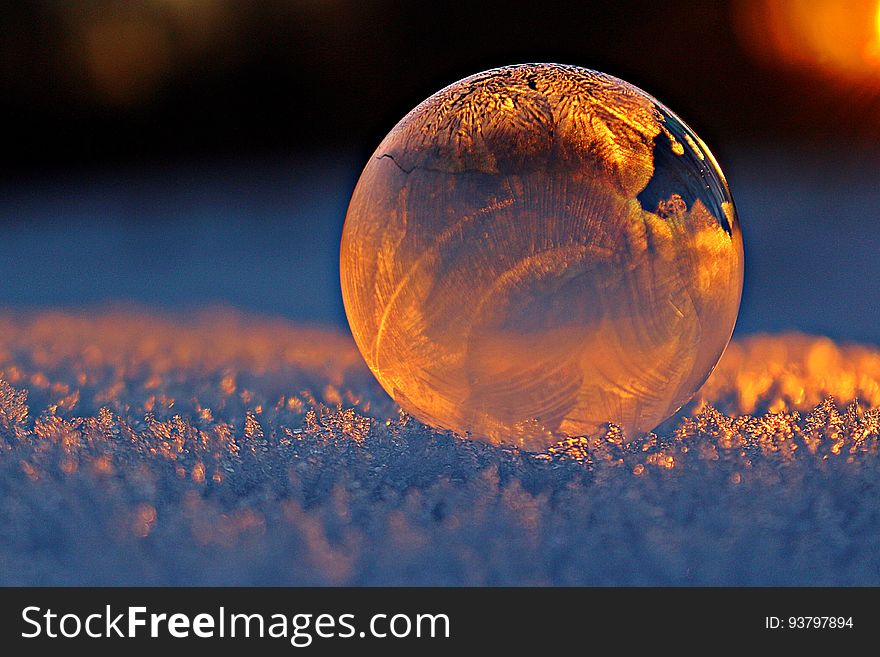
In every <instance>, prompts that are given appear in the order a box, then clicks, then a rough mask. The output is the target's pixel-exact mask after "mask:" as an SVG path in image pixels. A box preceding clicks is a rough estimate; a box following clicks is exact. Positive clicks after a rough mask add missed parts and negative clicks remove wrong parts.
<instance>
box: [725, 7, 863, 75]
mask: <svg viewBox="0 0 880 657" xmlns="http://www.w3.org/2000/svg"><path fill="white" fill-rule="evenodd" d="M734 19H735V24H736V28H737V32H738V34H739V36H740V40H741V42H742V43H743V45H744V46H745V47H746V49H747V50H748V51H749V52H750V53H752V54H753V55H754V56H755V57H756V58H758V59H759V60H760V61H762V62H764V63H765V64H769V65H772V66H778V67H784V68H789V69H795V70H802V71H808V72H815V73H820V74H823V75H825V76H826V77H832V78H835V79H837V80H839V81H842V82H858V83H867V84H876V85H877V86H880V2H878V0H847V1H845V2H844V1H842V0H740V2H739V3H737V5H736V11H735V12H734Z"/></svg>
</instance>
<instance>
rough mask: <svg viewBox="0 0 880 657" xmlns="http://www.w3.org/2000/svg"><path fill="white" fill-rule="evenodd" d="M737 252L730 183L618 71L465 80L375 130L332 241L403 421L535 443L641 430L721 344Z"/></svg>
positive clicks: (372, 357) (366, 345)
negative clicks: (378, 136)
mask: <svg viewBox="0 0 880 657" xmlns="http://www.w3.org/2000/svg"><path fill="white" fill-rule="evenodd" d="M742 265H743V251H742V240H741V236H740V230H739V226H738V223H737V217H736V212H735V210H734V206H733V203H732V200H731V196H730V192H729V190H728V188H727V184H726V182H725V180H724V177H723V175H722V174H721V171H720V169H719V168H718V166H717V164H716V162H715V160H714V158H713V157H712V155H711V153H710V152H709V151H708V149H707V148H706V146H705V145H704V144H703V143H702V142H701V141H700V139H699V138H698V137H697V136H696V135H695V134H694V133H693V132H692V131H691V130H690V129H689V128H688V127H687V126H686V125H685V124H684V123H683V122H682V121H681V120H680V119H678V118H677V117H676V116H675V115H674V114H673V113H672V112H670V111H669V110H668V109H666V108H665V107H664V106H662V105H661V104H659V103H658V102H657V101H655V100H654V99H653V98H651V97H650V96H648V95H647V94H646V93H644V92H642V91H641V90H639V89H637V88H635V87H633V86H632V85H630V84H627V83H626V82H624V81H622V80H619V79H617V78H614V77H611V76H608V75H604V74H602V73H597V72H595V71H589V70H586V69H581V68H576V67H571V66H559V65H544V64H540V65H522V66H512V67H507V68H501V69H496V70H492V71H488V72H485V73H481V74H478V75H475V76H473V77H470V78H466V79H464V80H461V81H460V82H457V83H455V84H453V85H451V86H449V87H447V88H446V89H443V90H442V91H440V92H438V93H437V94H435V95H434V96H431V97H430V98H428V99H427V100H426V101H425V102H423V103H422V104H421V105H419V106H418V107H417V108H415V109H414V110H413V111H412V112H410V113H409V114H408V115H407V116H406V117H405V118H404V119H403V120H401V121H400V123H399V124H398V125H397V126H396V127H395V128H394V129H393V130H392V131H391V132H390V133H389V134H388V136H387V137H386V138H385V139H384V140H383V141H382V143H381V144H380V145H379V147H378V149H377V150H376V152H375V154H374V156H373V157H372V158H371V159H370V161H369V162H368V164H367V166H366V168H365V169H364V171H363V174H362V175H361V178H360V180H359V182H358V184H357V187H356V189H355V191H354V194H353V197H352V199H351V204H350V206H349V210H348V214H347V217H346V222H345V229H344V232H343V239H342V249H341V278H342V290H343V298H344V301H345V308H346V313H347V316H348V319H349V323H350V325H351V328H352V332H353V334H354V337H355V340H356V342H357V344H358V347H359V348H360V351H361V353H362V354H363V356H364V358H365V359H366V361H367V364H368V365H369V367H370V369H371V370H372V371H373V373H374V374H375V375H376V377H377V378H378V380H379V382H380V383H381V384H382V386H383V387H384V388H385V390H387V391H388V393H389V394H390V395H391V396H392V397H393V398H394V399H395V400H396V401H397V402H398V403H399V404H400V405H401V406H402V407H403V408H404V409H405V410H407V411H408V412H410V413H412V414H413V415H415V416H416V417H418V418H419V419H421V420H423V421H424V422H427V423H429V424H432V425H434V426H438V427H443V428H447V429H452V430H455V431H456V432H459V433H462V434H465V433H469V434H472V435H473V436H474V437H477V438H483V439H486V440H488V441H489V442H493V443H505V444H513V445H518V446H522V447H525V448H528V449H541V448H543V447H545V446H547V445H548V444H551V443H552V442H554V441H555V440H557V439H558V438H559V437H560V436H566V435H568V436H577V435H582V434H587V433H590V432H593V431H595V430H597V429H598V428H600V427H602V426H603V425H605V424H606V423H607V422H613V423H615V424H617V425H619V426H621V427H622V428H623V429H624V430H625V431H626V432H627V433H628V434H630V435H635V434H637V433H639V432H643V431H649V430H651V429H653V428H654V427H655V426H656V425H657V424H659V423H660V422H661V421H663V420H665V419H666V418H667V417H669V416H670V415H671V414H672V413H673V412H675V411H676V410H677V409H678V408H680V407H681V406H682V405H683V404H684V403H685V402H687V400H688V399H690V398H691V397H692V396H693V394H694V393H695V392H696V391H697V389H698V388H699V387H700V385H701V384H702V383H703V382H704V381H705V380H706V377H707V376H708V375H709V373H710V372H711V370H712V368H713V367H714V366H715V364H716V363H717V361H718V359H719V358H720V356H721V354H722V352H723V350H724V347H725V345H726V344H727V342H728V340H729V339H730V335H731V332H732V330H733V326H734V323H735V320H736V315H737V311H738V308H739V300H740V293H741V289H742Z"/></svg>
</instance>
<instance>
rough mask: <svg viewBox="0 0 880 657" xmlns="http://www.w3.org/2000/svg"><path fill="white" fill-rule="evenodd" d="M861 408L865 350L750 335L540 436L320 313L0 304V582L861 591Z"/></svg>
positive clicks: (867, 435) (872, 548)
mask: <svg viewBox="0 0 880 657" xmlns="http://www.w3.org/2000/svg"><path fill="white" fill-rule="evenodd" d="M828 395H834V396H835V398H836V399H837V401H836V402H835V401H834V400H832V399H825V398H826V396H828ZM856 398H858V399H860V400H861V402H860V403H857V402H855V400H856ZM704 402H709V403H711V404H712V406H706V405H704ZM878 406H880V351H878V350H876V349H873V348H870V347H861V346H840V345H836V344H834V343H832V342H831V341H829V340H827V339H824V338H812V337H808V336H802V335H795V334H790V335H784V336H775V337H771V336H756V337H751V338H747V339H745V340H741V341H739V342H737V343H734V344H733V345H732V346H731V348H730V349H729V350H728V353H727V354H726V355H725V358H724V359H723V361H722V364H721V365H720V366H719V368H718V369H717V370H716V372H715V374H714V375H713V376H712V378H711V379H710V381H709V382H708V383H707V385H706V386H705V387H704V388H703V390H702V391H701V393H700V394H699V396H698V399H697V400H696V401H695V402H694V403H692V404H691V405H690V406H688V407H686V408H685V409H683V411H682V412H681V413H680V414H679V415H678V416H676V418H673V419H672V420H670V421H669V422H667V423H666V424H665V425H664V426H662V427H660V428H659V429H658V431H657V433H656V434H649V435H647V436H636V437H631V438H627V437H624V436H622V435H621V434H620V432H619V431H617V430H616V429H615V428H614V427H609V428H608V430H607V431H605V432H603V433H602V434H601V435H597V436H590V437H573V438H570V439H567V440H564V441H562V442H560V443H559V444H558V445H556V446H555V447H553V448H551V449H550V450H548V451H547V452H545V453H539V454H531V453H526V452H522V451H520V450H518V449H515V448H507V447H497V446H492V445H487V444H484V443H480V442H476V441H472V440H468V439H466V438H464V437H459V436H455V435H452V434H450V433H448V432H443V431H435V430H432V429H430V428H428V427H425V426H424V425H422V424H421V423H419V422H418V421H416V420H414V419H413V418H410V417H408V416H406V415H402V414H401V413H400V412H399V410H398V409H397V407H396V406H395V405H394V404H393V402H392V401H391V400H390V399H389V398H388V397H387V396H386V395H385V393H384V392H382V391H381V389H380V388H379V387H378V384H376V382H375V381H374V380H373V378H372V376H371V375H370V373H369V372H368V371H367V370H366V368H365V366H364V365H363V364H362V361H361V360H360V357H359V356H358V354H357V352H356V350H355V349H354V346H353V344H352V342H351V340H350V338H349V337H348V336H346V335H344V334H342V333H340V332H338V331H336V330H334V329H324V328H304V327H298V326H296V325H293V324H290V323H287V322H285V321H282V320H275V319H270V318H257V317H245V316H241V315H237V314H235V313H232V312H220V311H215V312H211V313H207V314H199V313H196V314H192V315H191V316H189V317H187V318H186V319H181V318H180V317H177V318H174V319H172V318H170V317H156V316H151V315H149V314H148V313H146V312H144V311H139V310H130V309H129V310H117V311H113V312H102V313H95V314H91V315H88V314H64V313H58V312H46V311H41V312H35V313H29V314H6V315H2V316H0V584H4V585H13V584H22V585H50V584H90V585H96V584H109V585H117V584H147V585H154V584H208V585H213V584H226V585H236V584H242V585H244V584H256V585H261V584H268V585H284V584H292V585H309V584H370V585H373V584H388V585H400V584H404V585H411V584H443V585H446V584H462V585H482V584H496V585H508V584H588V585H594V584H595V585H601V584H607V585H616V584H643V585H650V584H660V585H665V584H681V585H690V584H738V585H745V584H758V585H765V584H766V585H779V584H842V585H848V584H849V585H853V584H862V585H867V584H873V585H877V584H880V458H878V436H880V410H878V408H877V407H878ZM770 410H772V411H774V412H772V413H771V412H769V411H770Z"/></svg>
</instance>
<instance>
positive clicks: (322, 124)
mask: <svg viewBox="0 0 880 657" xmlns="http://www.w3.org/2000/svg"><path fill="white" fill-rule="evenodd" d="M740 4H742V3H740ZM735 9H736V5H731V4H729V3H727V2H705V1H704V2H698V1H694V0H665V1H664V2H644V1H641V0H617V1H615V2H609V1H603V2H586V1H585V2H556V1H554V0H541V1H540V2H535V1H534V0H533V1H532V2H523V1H520V0H503V1H494V0H491V1H488V2H473V1H471V2H412V1H407V2H401V1H397V0H299V1H291V0H283V1H282V0H269V1H264V2H259V3H250V2H234V1H232V0H196V1H194V2H187V3H174V2H167V1H166V0H141V1H139V2H126V1H123V0H106V1H95V0H92V1H88V0H84V1H82V2H76V3H66V2H54V1H46V0H44V1H42V2H38V1H30V2H16V3H3V4H2V5H0V34H2V35H3V38H2V40H0V89H2V92H0V118H2V124H3V125H4V126H5V127H6V129H7V139H5V140H4V147H3V158H2V162H3V166H2V172H0V173H2V174H3V175H4V176H6V177H7V178H8V177H13V178H16V177H20V176H22V175H30V174H41V173H43V172H51V171H56V170H59V169H60V170H65V169H75V168H77V167H82V166H92V165H97V166H102V165H105V164H115V163H119V162H125V163H135V164H136V163H139V162H149V161H160V162H167V161H173V160H175V159H177V158H184V159H187V158H194V157H195V158H200V157H215V156H221V157H224V158H226V157H236V156H239V155H241V154H248V153H261V154H266V153H272V154H281V155H289V154H291V153H295V152H300V151H307V152H327V151H330V150H333V151H343V152H358V153H368V152H369V151H371V150H372V148H373V146H374V145H375V143H377V142H378V140H379V139H380V138H381V136H382V135H384V134H385V132H387V130H388V129H389V128H390V127H391V126H393V125H394V123H395V122H396V121H397V120H398V119H399V118H400V117H401V116H403V114H405V113H406V112H407V111H408V110H409V109H410V108H412V107H413V106H414V105H415V104H416V103H418V102H419V101H421V100H422V99H423V98H425V97H427V96H428V95H430V94H431V93H433V92H434V91H436V90H437V89H439V88H440V87H442V86H445V85H446V84H448V83H450V82H453V81H455V80H457V79H459V78H461V77H464V76H465V75H468V74H471V73H474V72H477V71H479V70H483V69H486V68H491V67H493V66H498V65H503V64H510V63H517V62H524V61H557V62H562V63H572V64H578V65H582V66H586V67H590V68H596V69H599V70H603V71H605V72H608V73H612V74H615V75H617V76H619V77H623V78H624V79H626V80H628V81H630V82H633V83H635V84H636V85H638V86H641V87H642V88H644V89H645V90H647V91H648V92H650V93H652V94H653V95H655V96H656V97H657V98H658V99H660V100H661V101H663V102H664V103H666V104H667V105H669V106H670V107H672V108H674V109H675V110H676V111H677V112H678V113H679V114H680V115H681V116H683V117H685V118H686V119H688V120H689V121H690V122H691V123H693V124H694V127H695V128H696V129H697V130H698V132H699V133H700V134H701V135H703V136H704V138H705V139H706V140H707V141H709V142H710V143H718V142H719V141H720V142H721V143H722V145H723V144H724V143H727V142H730V143H742V142H752V141H766V140H773V141H781V142H786V141H787V140H792V139H796V140H801V141H803V140H805V139H806V140H808V141H809V140H814V141H822V140H828V139H830V138H833V139H836V140H839V139H841V138H842V139H852V140H853V141H865V140H868V141H872V142H876V137H873V135H875V134H876V133H877V131H876V130H873V129H870V128H866V127H865V124H866V122H867V123H870V121H866V117H876V115H877V114H878V108H880V103H877V102H876V97H872V98H871V99H870V102H861V103H852V102H848V100H847V98H846V94H843V95H841V93H839V90H838V91H834V93H832V91H833V90H826V93H822V92H821V89H820V88H819V87H818V86H817V84H816V81H815V80H811V79H804V78H801V77H799V76H798V74H794V73H791V72H785V71H781V70H779V69H775V68H772V67H767V66H763V65H760V64H758V63H757V61H756V60H755V59H754V58H753V57H751V56H749V55H748V54H747V53H746V52H744V50H743V47H742V46H741V45H740V44H741V39H738V37H737V31H736V28H735V24H736V21H735V13H736V12H735V11H734V10H735ZM817 90H818V91H819V92H818V93H817ZM830 118H832V119H833V120H829V119H830Z"/></svg>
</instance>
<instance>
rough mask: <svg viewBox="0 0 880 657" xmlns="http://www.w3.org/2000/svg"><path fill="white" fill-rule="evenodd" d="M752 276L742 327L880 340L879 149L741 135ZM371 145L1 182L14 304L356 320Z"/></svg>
mask: <svg viewBox="0 0 880 657" xmlns="http://www.w3.org/2000/svg"><path fill="white" fill-rule="evenodd" d="M719 159H720V160H721V163H722V167H723V168H724V170H725V172H726V173H727V176H728V180H729V182H730V185H731V188H732V190H733V194H734V198H735V201H736V204H737V208H738V211H739V215H740V220H741V225H742V229H743V236H744V241H745V249H746V281H745V292H744V297H743V304H742V309H741V312H740V319H739V324H738V328H737V330H738V332H740V333H748V332H756V331H781V330H785V329H797V330H801V331H806V332H811V333H821V334H825V335H828V336H831V337H833V338H836V339H842V340H858V341H870V342H874V343H880V323H878V322H877V321H876V312H877V309H878V308H880V275H878V273H877V269H876V266H875V265H876V257H877V254H878V250H880V232H878V230H877V222H878V219H880V185H878V184H877V179H876V172H877V170H878V164H880V163H878V162H877V161H875V160H873V159H870V158H869V156H868V155H864V156H857V155H856V156H854V155H853V154H852V153H835V152H833V151H823V152H815V151H813V152H808V151H788V152H782V151H780V150H778V149H777V150H772V151H771V150H761V149H760V148H758V147H756V148H751V149H739V148H737V149H734V148H726V149H725V152H721V153H720V154H719ZM361 165H362V161H361V156H359V155H353V156H350V157H341V156H339V157H335V158H332V159H328V158H323V159H322V158H319V157H309V158H305V157H304V158H299V159H288V160H284V159H259V160H257V159H254V160H250V161H239V162H235V163H226V164H218V163H216V162H214V163H212V164H205V163H199V162H194V163H191V164H188V165H187V164H177V165H175V166H173V167H165V168H158V167H153V168H150V169H148V170H146V171H145V170H144V169H142V168H141V169H131V170H125V169H117V170H115V171H112V172H110V171H106V172H104V173H94V172H91V173H84V174H82V175H76V174H67V175H64V176H56V177H54V178H51V179H46V180H42V181H31V182H28V183H23V184H21V185H18V186H16V187H12V186H9V187H7V188H6V189H5V190H3V193H2V196H0V305H3V306H7V307H13V308H23V307H45V306H62V307H67V308H72V309H78V308H82V307H84V306H85V307H89V306H95V305H103V304H107V303H126V302H134V303H137V304H142V305H147V306H148V307H157V308H163V309H170V310H179V309H186V308H192V307H199V306H205V305H215V304H227V305H231V306H233V307H236V308H240V309H243V310H247V311H257V312H260V313H266V314H272V315H281V316H284V317H288V318H290V319H293V320H296V321H300V322H307V323H320V324H336V325H339V326H344V325H345V318H344V312H343V309H342V302H341V297H340V291H339V279H338V246H339V237H340V234H341V231H342V224H343V220H344V217H345V210H346V207H347V204H348V199H349V195H350V193H351V190H352V188H353V186H354V184H355V182H356V180H357V176H358V174H359V170H360V167H361Z"/></svg>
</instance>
